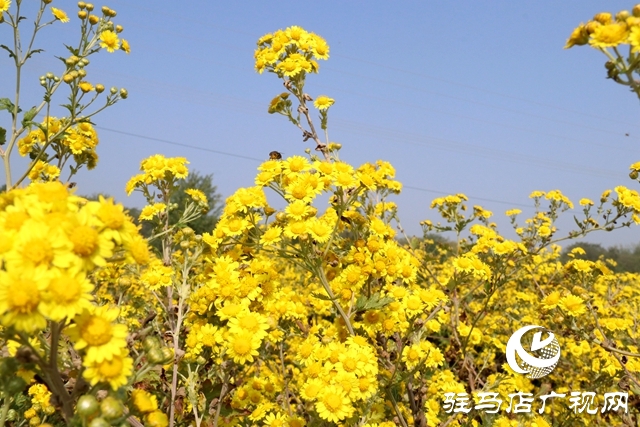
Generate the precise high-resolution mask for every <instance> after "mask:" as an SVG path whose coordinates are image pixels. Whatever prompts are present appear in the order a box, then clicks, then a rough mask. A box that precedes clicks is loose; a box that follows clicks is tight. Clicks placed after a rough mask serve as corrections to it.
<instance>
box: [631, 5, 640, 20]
mask: <svg viewBox="0 0 640 427" xmlns="http://www.w3.org/2000/svg"><path fill="white" fill-rule="evenodd" d="M631 13H632V14H633V16H635V17H639V18H640V4H637V5H635V6H633V9H631Z"/></svg>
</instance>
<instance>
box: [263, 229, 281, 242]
mask: <svg viewBox="0 0 640 427" xmlns="http://www.w3.org/2000/svg"><path fill="white" fill-rule="evenodd" d="M281 236H282V228H281V227H278V226H275V227H271V228H269V229H267V231H265V232H264V234H263V235H262V236H260V244H261V245H273V244H275V243H278V242H279V241H280V240H282V237H281Z"/></svg>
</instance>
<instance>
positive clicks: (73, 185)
mask: <svg viewBox="0 0 640 427" xmlns="http://www.w3.org/2000/svg"><path fill="white" fill-rule="evenodd" d="M65 186H66V187H67V188H68V189H72V188H73V187H75V186H76V183H75V182H68V183H66V184H65Z"/></svg>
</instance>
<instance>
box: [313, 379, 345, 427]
mask: <svg viewBox="0 0 640 427" xmlns="http://www.w3.org/2000/svg"><path fill="white" fill-rule="evenodd" d="M353 410H354V409H353V406H351V402H350V401H349V398H348V397H347V396H346V394H345V393H344V391H343V390H342V389H341V388H338V387H336V386H329V387H326V388H325V389H323V390H322V391H321V392H320V394H319V396H318V401H317V402H316V411H318V415H320V418H322V419H323V420H327V421H330V422H334V423H337V422H338V421H340V420H343V419H345V418H347V417H349V416H350V415H351V414H352V413H353Z"/></svg>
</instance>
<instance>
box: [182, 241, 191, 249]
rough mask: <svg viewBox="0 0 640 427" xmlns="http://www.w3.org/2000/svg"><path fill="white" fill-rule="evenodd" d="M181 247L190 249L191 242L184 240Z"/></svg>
mask: <svg viewBox="0 0 640 427" xmlns="http://www.w3.org/2000/svg"><path fill="white" fill-rule="evenodd" d="M180 247H181V248H182V249H189V242H187V241H186V240H183V241H182V242H180Z"/></svg>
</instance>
